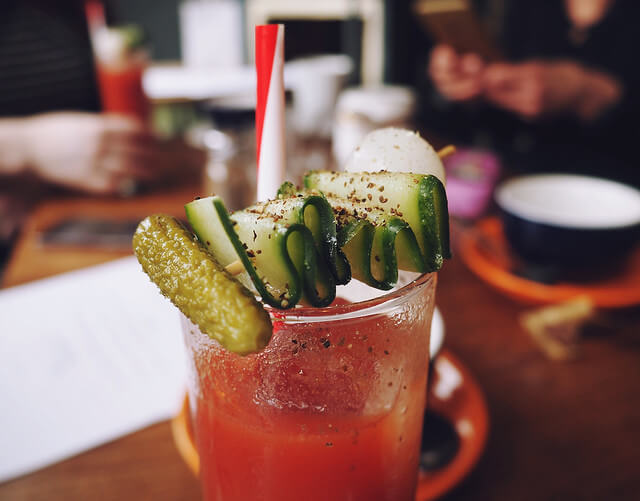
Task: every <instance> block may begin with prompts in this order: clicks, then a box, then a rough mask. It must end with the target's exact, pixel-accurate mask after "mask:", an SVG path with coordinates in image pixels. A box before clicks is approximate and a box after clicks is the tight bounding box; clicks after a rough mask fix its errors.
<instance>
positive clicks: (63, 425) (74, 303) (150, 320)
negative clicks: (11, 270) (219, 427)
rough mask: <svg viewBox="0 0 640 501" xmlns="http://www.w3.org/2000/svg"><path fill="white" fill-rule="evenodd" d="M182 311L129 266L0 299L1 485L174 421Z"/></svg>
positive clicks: (131, 261)
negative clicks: (112, 441)
mask: <svg viewBox="0 0 640 501" xmlns="http://www.w3.org/2000/svg"><path fill="white" fill-rule="evenodd" d="M185 386H186V364H185V351H184V346H183V341H182V335H181V331H180V321H179V317H178V310H177V309H176V308H175V307H174V306H173V305H171V303H170V302H169V301H168V300H167V299H165V298H164V297H162V296H161V295H160V293H159V291H158V289H157V287H156V286H155V285H153V284H152V283H151V282H150V280H149V279H148V277H147V276H146V275H145V274H144V273H143V272H142V270H141V269H140V265H139V264H138V263H137V262H136V260H135V258H133V257H131V258H125V259H120V260H117V261H113V262H111V263H107V264H104V265H100V266H95V267H91V268H86V269H84V270H78V271H74V272H71V273H66V274H63V275H58V276H56V277H53V278H49V279H45V280H40V281H38V282H34V283H31V284H27V285H22V286H18V287H13V288H10V289H6V290H4V291H0V482H2V481H4V480H7V479H9V478H12V477H15V476H18V475H22V474H24V473H28V472H30V471H33V470H36V469H38V468H41V467H44V466H46V465H48V464H51V463H54V462H56V461H59V460H62V459H65V458H67V457H70V456H73V455H75V454H78V453H80V452H83V451H86V450H88V449H91V448H93V447H95V446H97V445H100V444H103V443H105V442H108V441H111V440H113V439H115V438H117V437H120V436H122V435H125V434H128V433H130V432H132V431H135V430H137V429H139V428H142V427H144V426H147V425H150V424H152V423H154V422H157V421H161V420H164V419H167V418H169V417H171V416H172V415H174V414H175V413H176V412H177V410H178V409H179V407H180V401H181V398H182V396H183V393H184V390H185Z"/></svg>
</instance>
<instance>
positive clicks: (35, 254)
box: [0, 190, 640, 501]
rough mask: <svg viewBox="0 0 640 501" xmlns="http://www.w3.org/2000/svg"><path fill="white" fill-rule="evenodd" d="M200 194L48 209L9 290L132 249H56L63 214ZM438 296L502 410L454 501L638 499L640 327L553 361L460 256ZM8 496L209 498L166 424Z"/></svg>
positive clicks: (122, 212) (24, 247)
mask: <svg viewBox="0 0 640 501" xmlns="http://www.w3.org/2000/svg"><path fill="white" fill-rule="evenodd" d="M192 196H193V190H192V191H190V192H180V193H169V194H164V195H158V196H154V197H147V198H140V199H134V200H128V201H111V200H102V201H100V200H67V201H64V202H61V203H57V204H56V203H49V204H48V205H45V206H42V207H40V209H39V210H37V211H36V212H35V214H34V215H33V217H32V218H31V219H30V221H29V222H28V224H27V226H26V227H25V229H24V233H23V235H22V238H21V239H20V241H19V243H18V246H17V248H16V249H15V253H14V255H13V256H12V259H11V260H10V263H9V266H8V269H7V272H6V274H5V277H4V286H11V285H16V284H19V283H23V282H27V281H29V280H34V279H37V278H40V277H44V276H49V275H53V274H56V273H60V272H62V271H66V270H69V269H73V268H77V267H82V266H86V265H90V264H95V263H98V262H103V261H106V260H109V259H112V258H116V257H120V256H121V255H123V254H124V253H126V252H127V251H119V252H107V251H104V250H93V251H89V250H83V251H78V250H77V249H72V248H69V249H59V250H57V251H55V252H53V251H51V250H49V249H47V251H46V252H45V250H44V249H42V247H41V246H40V244H39V237H38V234H39V232H40V231H41V230H42V229H43V228H45V227H47V226H48V225H50V224H52V223H53V222H55V221H59V220H61V219H64V218H65V217H68V216H69V215H70V214H79V213H82V214H93V215H98V214H99V215H102V216H105V217H113V218H131V217H142V216H144V215H146V214H149V213H152V212H169V213H174V214H180V213H181V212H182V205H183V203H184V202H185V201H188V200H190V199H191V197H192ZM639 286H640V285H639ZM437 297H438V299H437V304H438V305H439V307H440V309H441V311H442V314H443V317H444V320H445V325H446V333H447V337H446V345H447V346H448V348H449V349H450V350H451V351H453V352H454V353H455V354H456V355H458V356H459V358H461V359H462V360H463V361H464V362H465V363H466V365H467V366H468V367H469V368H470V369H471V370H472V372H473V373H474V374H475V375H476V377H477V379H478V381H479V382H480V384H481V386H482V387H483V388H484V390H485V392H486V396H487V399H488V402H489V407H490V414H491V430H490V437H489V441H488V444H487V448H486V452H485V454H484V456H483V457H482V459H481V460H480V461H479V463H478V465H477V467H476V468H475V470H474V471H473V472H472V473H471V474H470V475H469V476H468V477H467V478H466V480H465V481H464V482H463V483H462V484H461V485H459V486H458V487H457V488H456V489H455V491H453V492H452V493H451V494H450V495H449V496H447V499H474V500H475V499H491V500H510V501H511V500H529V499H531V500H551V499H557V500H582V499H584V500H591V499H594V500H599V499H615V500H618V499H623V500H625V499H629V500H631V499H638V495H639V494H638V493H640V326H639V325H638V323H634V322H631V321H627V322H621V323H620V324H619V325H618V326H617V327H612V328H609V329H607V330H606V331H598V332H596V333H595V334H594V335H593V336H590V337H589V338H587V339H586V340H585V341H583V342H582V344H581V352H582V355H581V357H580V358H579V359H577V360H575V361H573V362H553V361H550V360H549V359H547V358H546V357H545V356H544V355H543V354H542V353H541V352H540V350H539V349H538V348H537V347H536V346H535V344H534V343H533V342H532V341H531V339H530V337H529V336H528V335H527V334H526V333H525V332H524V331H523V330H522V328H521V327H520V326H519V323H518V315H519V313H521V312H522V311H524V310H525V309H526V307H524V306H522V305H518V304H516V303H514V302H512V301H511V300H510V299H508V298H505V297H503V296H501V295H500V294H498V293H497V292H495V291H493V290H492V289H490V288H489V287H487V286H486V285H485V284H484V283H482V282H481V281H479V280H478V279H477V278H476V277H475V276H474V275H472V274H471V273H470V272H469V271H468V270H467V269H466V268H465V267H464V265H463V264H462V263H461V262H460V260H459V259H456V258H454V259H452V260H451V261H450V262H448V263H447V264H446V265H445V267H444V269H443V271H442V272H441V273H440V277H439V285H438V294H437ZM627 317H628V318H633V317H634V315H628V316H627ZM635 318H638V316H637V315H635ZM4 431H5V432H6V431H7V430H4ZM0 499H3V500H4V499H6V500H36V499H37V500H40V499H47V500H50V501H54V500H67V501H68V500H84V499H92V500H99V499H109V500H112V499H113V500H115V499H117V500H127V499H131V500H138V499H154V500H181V499H184V500H197V499H199V487H198V482H197V481H196V479H195V478H193V476H192V475H191V473H190V472H189V471H188V470H187V467H186V466H185V465H184V463H183V462H182V460H181V459H180V457H179V456H178V453H177V452H176V450H175V447H174V444H173V440H172V436H171V432H170V426H169V423H168V422H163V423H159V424H157V425H154V426H151V427H149V428H146V429H144V430H141V431H138V432H136V433H133V434H131V435H129V436H126V437H124V438H121V439H119V440H117V441H115V442H112V443H109V444H107V445H104V446H102V447H99V448H97V449H94V450H92V451H90V452H87V453H85V454H81V455H79V456H76V457H74V458H72V459H69V460H66V461H63V462H61V463H58V464H56V465H53V466H50V467H48V468H45V469H43V470H41V471H38V472H36V473H32V474H30V475H26V476H24V477H21V478H18V479H15V480H12V481H9V482H6V483H4V484H2V485H0ZM238 501H244V500H238Z"/></svg>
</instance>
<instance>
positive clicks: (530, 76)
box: [424, 0, 640, 186]
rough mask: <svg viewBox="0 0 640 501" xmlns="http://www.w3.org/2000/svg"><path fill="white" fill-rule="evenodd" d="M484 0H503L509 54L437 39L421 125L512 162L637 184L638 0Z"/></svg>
mask: <svg viewBox="0 0 640 501" xmlns="http://www.w3.org/2000/svg"><path fill="white" fill-rule="evenodd" d="M484 3H485V4H487V3H489V4H494V5H495V4H501V5H502V9H501V10H502V12H503V17H502V19H503V23H502V25H503V27H502V37H501V38H502V44H501V47H502V49H503V52H504V54H505V60H504V61H499V62H490V61H485V60H483V59H482V58H481V57H480V56H479V55H477V54H473V53H468V54H459V53H457V52H456V51H455V50H454V49H453V48H451V47H450V46H447V45H442V44H440V45H436V46H435V47H433V49H432V50H431V52H430V55H429V61H428V64H427V74H428V76H429V78H430V80H431V83H432V88H431V89H430V90H427V92H426V95H427V99H426V101H427V109H426V111H425V120H424V121H425V123H426V126H427V128H435V129H436V130H439V131H440V132H441V133H443V134H444V135H447V136H448V137H453V138H456V139H457V140H458V141H461V142H463V143H467V144H475V145H480V146H485V147H489V148H493V149H496V150H497V151H498V152H500V153H502V155H503V157H504V160H505V163H506V165H507V166H508V167H509V168H510V169H513V170H522V171H527V172H536V171H544V172H550V171H551V172H552V171H563V172H579V173H583V174H592V175H599V176H602V177H607V178H612V179H617V180H621V181H624V182H627V183H630V184H632V185H635V186H640V166H639V163H640V162H638V159H637V152H636V143H637V141H638V139H640V125H639V124H640V121H639V119H640V66H639V65H638V64H636V54H635V52H636V50H637V47H638V45H639V43H640V33H639V32H638V29H637V19H638V18H640V2H637V1H635V0H553V1H548V0H547V1H539V2H533V1H519V0H505V1H503V2H484Z"/></svg>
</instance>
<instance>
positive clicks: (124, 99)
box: [96, 60, 150, 121]
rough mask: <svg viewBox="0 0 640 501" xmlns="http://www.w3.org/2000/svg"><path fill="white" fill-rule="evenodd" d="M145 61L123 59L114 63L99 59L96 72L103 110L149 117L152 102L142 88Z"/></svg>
mask: <svg viewBox="0 0 640 501" xmlns="http://www.w3.org/2000/svg"><path fill="white" fill-rule="evenodd" d="M145 66H146V65H145V62H144V61H138V60H133V61H123V62H118V63H114V64H109V63H103V62H100V61H98V62H97V64H96V72H97V77H98V85H99V87H100V97H101V99H102V109H103V111H106V112H109V113H121V114H124V115H131V116H134V117H137V118H139V119H140V120H143V121H145V120H147V119H148V118H149V112H150V103H149V99H148V98H147V96H146V95H145V93H144V89H143V88H142V75H143V73H144V70H145Z"/></svg>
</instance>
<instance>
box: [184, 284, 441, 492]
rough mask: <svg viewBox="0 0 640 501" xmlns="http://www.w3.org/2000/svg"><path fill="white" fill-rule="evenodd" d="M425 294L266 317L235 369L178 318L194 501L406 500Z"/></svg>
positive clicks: (416, 439) (424, 290) (421, 380)
mask: <svg viewBox="0 0 640 501" xmlns="http://www.w3.org/2000/svg"><path fill="white" fill-rule="evenodd" d="M435 282H436V276H435V274H431V275H423V276H421V277H419V278H418V279H417V280H416V281H415V282H413V283H411V284H409V285H407V286H405V287H403V288H402V289H399V290H397V291H395V292H391V293H389V294H387V295H385V296H382V297H380V298H377V299H372V300H369V301H366V302H362V303H356V304H349V305H342V306H333V307H329V308H324V309H318V308H297V309H293V310H287V311H271V314H272V321H273V337H272V339H271V341H270V343H269V345H268V346H267V347H266V348H265V349H264V350H263V351H261V352H260V353H257V354H252V355H248V356H245V357H242V356H239V355H236V354H234V353H231V352H229V351H226V350H224V349H223V348H221V347H220V345H218V344H217V342H215V341H213V340H211V339H210V338H209V337H208V336H206V335H203V334H201V333H200V331H199V330H198V329H197V327H195V326H194V325H193V324H191V322H190V321H189V320H187V319H186V318H184V317H183V327H184V329H183V330H184V336H185V341H186V345H187V348H188V352H189V360H190V387H189V397H190V402H191V414H192V419H193V429H194V434H195V439H196V445H197V449H198V452H199V455H200V476H201V480H202V486H203V495H204V499H205V500H208V501H238V500H265V501H270V500H278V501H286V500H300V499H305V500H308V501H315V500H318V501H320V500H323V501H326V500H332V501H333V500H335V501H340V500H345V501H346V500H350V501H383V500H389V501H409V500H413V499H414V497H415V488H416V482H417V475H418V454H419V447H420V438H421V430H422V418H423V413H424V408H425V396H426V383H427V369H428V359H429V330H430V325H431V316H432V312H433V304H434V294H435Z"/></svg>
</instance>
